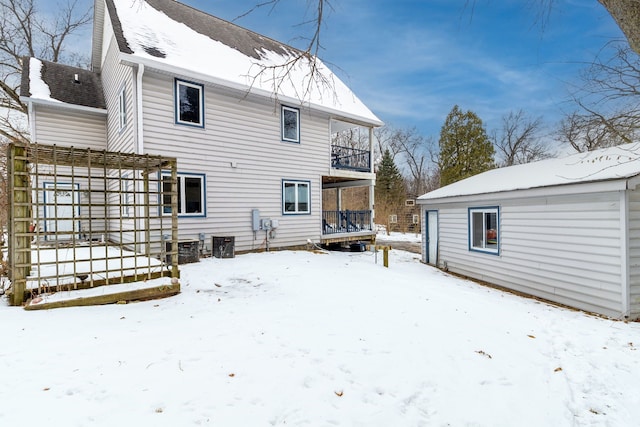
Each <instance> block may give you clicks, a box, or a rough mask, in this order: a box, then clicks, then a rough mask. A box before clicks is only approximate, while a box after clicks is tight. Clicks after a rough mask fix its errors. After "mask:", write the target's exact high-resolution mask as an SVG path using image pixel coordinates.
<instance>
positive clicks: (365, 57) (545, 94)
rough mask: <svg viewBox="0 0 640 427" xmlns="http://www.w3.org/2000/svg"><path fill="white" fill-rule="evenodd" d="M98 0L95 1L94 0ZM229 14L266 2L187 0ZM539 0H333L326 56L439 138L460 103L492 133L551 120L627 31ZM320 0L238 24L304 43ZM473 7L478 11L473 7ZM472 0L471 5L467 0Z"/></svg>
mask: <svg viewBox="0 0 640 427" xmlns="http://www.w3.org/2000/svg"><path fill="white" fill-rule="evenodd" d="M85 1H87V2H89V1H90V0H85ZM182 1H183V3H186V4H189V5H191V6H193V7H195V8H198V9H201V10H204V11H206V12H208V13H211V14H213V15H216V16H219V17H221V18H223V19H227V20H230V21H234V20H235V18H237V17H238V16H240V15H242V14H243V13H245V12H246V11H248V10H249V9H251V8H252V7H253V6H254V5H255V4H257V3H258V2H259V1H260V0H182ZM540 2H541V1H536V0H527V1H525V0H475V2H474V1H473V0H469V1H468V2H467V0H422V1H420V0H394V1H383V0H330V4H331V6H332V10H329V11H328V12H327V16H326V20H325V25H324V27H323V29H322V31H323V32H322V34H321V43H322V46H323V50H322V51H321V52H320V57H321V58H322V59H323V61H325V62H326V63H327V64H328V65H329V66H331V67H332V69H333V70H334V72H336V73H337V74H338V75H339V76H340V77H341V78H342V79H343V80H344V81H345V82H346V83H347V84H348V85H349V86H350V87H351V88H352V89H353V90H354V92H355V93H356V94H357V95H358V96H359V97H360V99H361V100H362V101H364V102H365V104H367V105H368V106H369V108H371V110H373V111H374V113H376V114H377V115H378V117H380V118H381V119H382V120H383V121H384V122H385V123H387V124H390V125H392V126H394V127H403V128H410V127H416V128H417V129H418V130H419V131H420V132H421V133H422V134H423V135H424V136H433V137H434V138H436V139H437V138H438V135H439V132H440V127H441V126H442V124H443V122H444V120H445V117H446V115H447V114H448V113H449V111H450V110H451V108H452V107H453V105H455V104H458V105H459V106H460V107H461V108H462V109H464V110H472V111H474V112H475V113H476V114H478V116H480V118H481V119H482V120H483V122H484V123H485V126H486V128H487V130H488V131H491V130H492V129H495V128H497V127H498V126H499V125H500V120H501V117H502V116H503V115H505V114H507V113H509V111H512V110H514V111H515V110H518V109H523V110H524V111H525V112H527V113H528V114H530V115H532V116H534V117H538V116H542V117H543V120H544V121H545V123H546V124H548V125H549V126H550V127H551V126H553V125H555V123H556V122H557V121H558V120H559V119H560V117H561V114H562V112H563V111H568V110H572V107H571V105H570V104H569V103H568V102H567V99H568V91H569V88H570V85H571V84H575V83H576V82H577V78H578V74H579V71H580V70H581V69H584V67H585V65H584V63H588V62H590V61H591V60H592V59H593V58H594V56H595V55H596V54H597V53H598V52H599V50H600V49H601V48H602V47H603V46H604V45H605V43H606V42H607V41H609V40H611V39H615V38H622V33H621V32H620V30H619V29H618V27H617V26H616V24H615V22H614V21H613V19H612V18H611V17H610V16H609V15H608V13H607V12H606V10H605V9H604V8H603V7H602V6H601V5H600V4H599V3H598V2H597V0H556V1H555V2H554V8H553V10H552V11H551V14H550V19H549V21H548V22H547V25H546V26H545V27H544V29H541V28H540V27H539V26H536V24H535V22H536V17H537V14H538V9H537V6H533V7H528V6H527V5H531V4H534V5H537V4H538V3H540ZM315 4H316V3H315V1H314V0H308V1H303V0H280V3H279V4H278V5H277V6H276V8H275V10H272V9H270V8H268V7H264V8H259V9H258V10H255V11H254V12H252V13H251V14H249V15H248V16H245V17H243V18H241V19H238V20H235V21H234V22H236V23H237V24H239V25H241V26H243V27H246V28H249V29H251V30H253V31H256V32H258V33H261V34H264V35H267V36H269V37H272V38H274V39H276V40H279V41H282V42H285V43H288V44H291V45H293V46H296V47H305V45H306V44H305V43H306V42H305V41H304V40H301V37H304V36H309V35H310V34H311V32H312V30H313V28H312V27H311V26H309V25H307V26H304V25H300V23H301V22H303V21H304V20H305V19H309V18H311V17H312V16H313V15H312V14H313V12H314V10H313V7H315ZM472 5H473V6H474V7H473V10H472V9H471V6H472ZM465 6H466V7H465Z"/></svg>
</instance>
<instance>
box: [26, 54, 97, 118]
mask: <svg viewBox="0 0 640 427" xmlns="http://www.w3.org/2000/svg"><path fill="white" fill-rule="evenodd" d="M23 64H24V65H23V71H22V81H21V86H20V96H21V97H22V98H29V99H32V100H39V101H45V102H51V103H59V104H60V105H61V106H62V105H65V104H67V105H73V106H77V105H79V106H83V107H90V108H98V109H105V111H106V103H105V100H104V95H103V92H102V83H101V81H100V76H99V75H98V74H96V73H94V72H91V71H88V70H83V69H81V68H76V67H71V66H68V65H63V64H59V63H56V62H49V61H43V60H40V59H37V58H28V57H27V58H24V59H23Z"/></svg>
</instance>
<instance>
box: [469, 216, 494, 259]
mask: <svg viewBox="0 0 640 427" xmlns="http://www.w3.org/2000/svg"><path fill="white" fill-rule="evenodd" d="M499 219H500V210H499V209H498V207H487V208H469V250H474V251H482V252H488V253H492V254H496V255H497V254H498V253H499V249H498V248H499V247H498V243H499V241H500V222H499Z"/></svg>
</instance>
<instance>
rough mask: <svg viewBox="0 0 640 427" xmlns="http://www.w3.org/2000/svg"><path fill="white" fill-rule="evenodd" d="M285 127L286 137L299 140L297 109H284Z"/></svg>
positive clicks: (283, 131) (284, 134) (283, 120)
mask: <svg viewBox="0 0 640 427" xmlns="http://www.w3.org/2000/svg"><path fill="white" fill-rule="evenodd" d="M282 114H283V119H282V122H283V129H282V134H283V137H284V139H286V140H291V141H297V140H298V112H297V111H295V110H288V109H283V110H282Z"/></svg>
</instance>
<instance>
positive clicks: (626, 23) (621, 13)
mask: <svg viewBox="0 0 640 427" xmlns="http://www.w3.org/2000/svg"><path fill="white" fill-rule="evenodd" d="M598 2H599V3H600V4H602V5H603V6H604V7H605V8H606V9H607V11H608V12H609V14H610V15H611V16H612V17H613V19H614V20H615V21H616V23H617V24H618V26H619V27H620V29H621V30H622V32H623V33H624V35H625V36H626V37H627V40H628V41H629V46H631V49H633V50H634V51H635V52H636V53H637V54H639V55H640V0H598Z"/></svg>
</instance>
